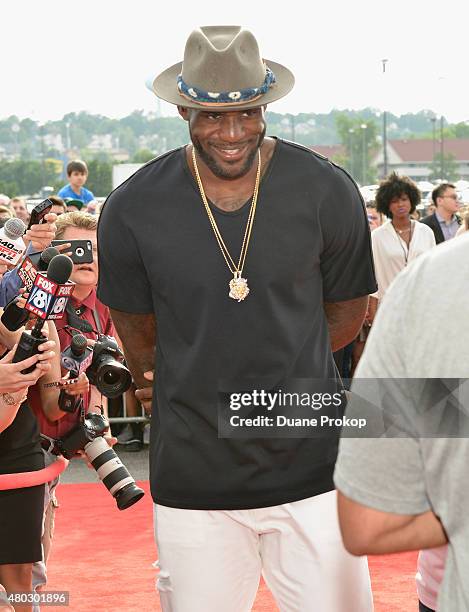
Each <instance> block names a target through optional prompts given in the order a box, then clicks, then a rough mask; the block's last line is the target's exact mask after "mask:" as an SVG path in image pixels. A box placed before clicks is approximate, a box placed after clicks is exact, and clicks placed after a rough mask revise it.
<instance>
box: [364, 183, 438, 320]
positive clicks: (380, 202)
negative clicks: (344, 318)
mask: <svg viewBox="0 0 469 612" xmlns="http://www.w3.org/2000/svg"><path fill="white" fill-rule="evenodd" d="M375 201H376V209H377V211H378V212H380V213H382V214H384V215H386V217H388V221H386V222H385V223H383V225H381V226H380V227H378V228H377V229H375V230H374V231H373V232H372V234H371V243H372V248H373V258H374V262H375V272H376V280H377V282H378V291H377V293H375V294H374V295H373V296H371V297H370V306H369V315H370V316H369V320H370V322H371V321H372V320H373V319H374V316H375V314H376V310H377V307H378V304H379V302H380V301H381V300H382V299H383V296H384V294H385V293H386V290H387V289H388V287H389V285H390V284H391V283H392V281H393V280H394V279H395V278H396V276H397V275H398V274H399V272H400V271H401V270H403V269H404V268H405V267H406V266H407V265H409V264H410V262H411V261H413V260H414V259H415V258H416V257H418V256H419V255H421V254H422V253H423V252H424V251H427V250H428V249H431V248H432V247H434V246H435V237H434V235H433V232H432V230H431V229H430V228H429V227H428V226H426V225H424V224H423V223H419V222H418V221H415V220H414V219H412V218H411V214H412V213H413V212H414V211H415V210H416V208H417V204H418V203H419V202H420V191H419V189H418V187H417V185H416V184H415V183H414V182H413V181H412V180H411V179H410V178H408V177H407V176H399V175H398V174H396V173H395V172H393V173H392V174H390V175H389V176H388V177H387V178H386V179H385V180H383V181H382V182H381V184H380V186H379V188H378V191H377V192H376V196H375ZM428 230H430V231H428Z"/></svg>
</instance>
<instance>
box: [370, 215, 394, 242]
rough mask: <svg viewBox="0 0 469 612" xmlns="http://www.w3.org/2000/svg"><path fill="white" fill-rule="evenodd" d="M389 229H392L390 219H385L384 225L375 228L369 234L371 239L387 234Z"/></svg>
mask: <svg viewBox="0 0 469 612" xmlns="http://www.w3.org/2000/svg"><path fill="white" fill-rule="evenodd" d="M390 229H392V223H391V221H390V219H387V220H386V221H384V223H382V224H381V225H380V226H379V227H377V228H376V229H374V230H373V231H372V232H371V237H372V238H373V237H379V236H382V235H383V234H387V233H388V232H389V230H390Z"/></svg>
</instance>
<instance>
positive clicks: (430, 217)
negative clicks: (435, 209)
mask: <svg viewBox="0 0 469 612" xmlns="http://www.w3.org/2000/svg"><path fill="white" fill-rule="evenodd" d="M435 219H436V217H435V213H432V214H431V215H427V216H426V217H423V219H420V223H423V224H424V225H431V224H432V223H434V222H435Z"/></svg>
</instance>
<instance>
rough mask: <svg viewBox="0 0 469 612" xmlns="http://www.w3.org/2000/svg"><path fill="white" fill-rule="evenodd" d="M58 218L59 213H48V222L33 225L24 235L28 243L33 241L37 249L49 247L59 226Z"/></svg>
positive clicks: (41, 249) (46, 219)
mask: <svg viewBox="0 0 469 612" xmlns="http://www.w3.org/2000/svg"><path fill="white" fill-rule="evenodd" d="M56 219H57V215H56V214H55V213H48V214H47V215H46V216H45V217H44V220H45V221H46V223H38V224H36V225H32V226H31V227H30V228H29V229H28V230H27V231H26V233H25V234H24V236H23V240H24V242H25V243H26V245H27V244H28V242H31V244H32V247H33V249H34V250H35V251H43V250H44V249H47V247H48V246H49V245H50V243H51V242H52V240H54V238H55V232H56V231H57V226H56V225H55V221H56Z"/></svg>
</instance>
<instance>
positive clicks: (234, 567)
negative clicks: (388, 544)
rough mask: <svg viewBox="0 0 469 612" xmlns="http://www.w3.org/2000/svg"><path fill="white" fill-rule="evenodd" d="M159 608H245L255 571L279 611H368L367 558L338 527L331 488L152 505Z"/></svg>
mask: <svg viewBox="0 0 469 612" xmlns="http://www.w3.org/2000/svg"><path fill="white" fill-rule="evenodd" d="M154 515H155V537H156V544H157V547H158V553H159V562H158V567H159V568H160V572H159V575H158V579H157V588H158V590H159V594H160V601H161V606H162V608H163V611H164V612H221V611H223V612H247V611H249V610H251V608H252V605H253V602H254V599H255V597H256V593H257V588H258V585H259V579H260V576H261V574H262V575H263V577H264V580H265V581H266V583H267V585H268V587H269V588H270V590H271V591H272V594H273V595H274V597H275V599H276V601H277V604H278V606H279V607H280V610H281V612H370V611H372V610H373V599H372V595H371V586H370V578H369V574H368V564H367V559H366V557H360V558H357V557H353V556H352V555H350V554H349V553H348V552H347V551H346V550H345V548H344V546H343V544H342V539H341V536H340V531H339V524H338V517H337V507H336V492H335V491H331V492H329V493H325V494H323V495H318V496H316V497H311V498H309V499H305V500H302V501H298V502H293V503H289V504H283V505H280V506H272V507H269V508H259V509H255V510H229V511H225V510H213V511H212V510H181V509H178V508H168V507H166V506H161V505H155V507H154Z"/></svg>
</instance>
